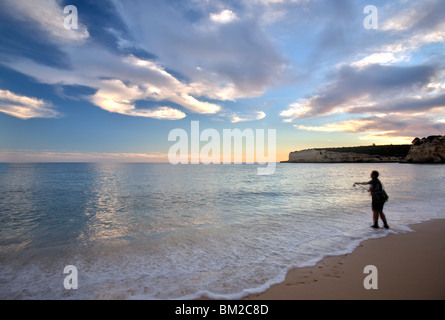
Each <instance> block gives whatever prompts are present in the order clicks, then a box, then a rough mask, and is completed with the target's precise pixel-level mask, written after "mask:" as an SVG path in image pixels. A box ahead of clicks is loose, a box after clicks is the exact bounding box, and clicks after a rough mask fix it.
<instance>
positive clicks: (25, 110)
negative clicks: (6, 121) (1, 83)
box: [0, 90, 60, 119]
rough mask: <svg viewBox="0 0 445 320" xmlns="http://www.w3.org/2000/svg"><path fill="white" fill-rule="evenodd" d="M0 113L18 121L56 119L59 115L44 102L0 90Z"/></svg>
mask: <svg viewBox="0 0 445 320" xmlns="http://www.w3.org/2000/svg"><path fill="white" fill-rule="evenodd" d="M0 112H3V113H6V114H9V115H10V116H13V117H16V118H20V119H30V118H56V117H59V116H60V114H59V113H58V112H57V111H55V110H54V106H53V105H52V104H51V103H49V102H46V101H44V100H40V99H37V98H33V97H26V96H22V95H18V94H15V93H13V92H11V91H8V90H0Z"/></svg>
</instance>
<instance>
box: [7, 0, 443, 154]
mask: <svg viewBox="0 0 445 320" xmlns="http://www.w3.org/2000/svg"><path fill="white" fill-rule="evenodd" d="M67 5H74V6H76V8H77V10H78V29H71V30H69V29H66V28H65V27H64V18H65V17H66V16H67V14H64V13H63V9H64V7H65V6H67ZM367 5H374V6H375V7H376V8H377V10H378V11H377V14H378V26H377V28H376V29H367V28H365V27H364V24H363V22H364V19H365V18H366V17H367V16H368V14H366V13H364V8H365V7H366V6H367ZM444 11H445V2H444V1H441V0H424V1H408V0H399V1H373V0H364V1H361V0H356V1H354V0H341V1H328V0H250V1H248V0H238V1H217V0H216V1H210V0H181V1H180V0H175V1H165V0H163V1H160V0H159V1H142V0H126V1H119V0H102V1H74V0H69V1H56V0H34V1H25V0H2V1H1V2H0V37H1V41H0V161H103V160H112V161H166V159H167V158H166V154H167V152H168V149H169V147H170V146H171V144H172V142H169V141H168V133H169V132H170V130H172V129H175V128H182V129H185V130H190V122H191V121H193V120H199V121H200V127H201V128H202V129H204V128H215V129H217V130H223V129H233V128H240V129H245V128H251V129H276V131H277V160H286V159H287V155H288V153H289V152H290V151H294V150H300V149H305V148H312V147H328V146H353V145H369V144H372V143H376V144H390V143H392V144H398V143H410V141H411V140H412V139H413V138H414V137H416V136H420V137H422V136H427V135H433V134H443V133H444V131H445V81H444V80H445V66H444V61H445V59H444V53H445V50H444V49H445V46H444V40H445V20H444V19H443V12H444Z"/></svg>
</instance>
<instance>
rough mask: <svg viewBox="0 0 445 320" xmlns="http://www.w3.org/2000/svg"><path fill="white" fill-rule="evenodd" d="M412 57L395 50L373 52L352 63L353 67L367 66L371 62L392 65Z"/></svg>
mask: <svg viewBox="0 0 445 320" xmlns="http://www.w3.org/2000/svg"><path fill="white" fill-rule="evenodd" d="M409 60H410V57H409V56H407V55H404V54H395V53H393V52H378V53H372V54H370V55H368V56H366V57H364V58H362V59H360V60H358V61H355V62H353V63H351V66H353V67H366V66H368V65H370V64H381V65H390V64H393V63H397V62H407V61H409Z"/></svg>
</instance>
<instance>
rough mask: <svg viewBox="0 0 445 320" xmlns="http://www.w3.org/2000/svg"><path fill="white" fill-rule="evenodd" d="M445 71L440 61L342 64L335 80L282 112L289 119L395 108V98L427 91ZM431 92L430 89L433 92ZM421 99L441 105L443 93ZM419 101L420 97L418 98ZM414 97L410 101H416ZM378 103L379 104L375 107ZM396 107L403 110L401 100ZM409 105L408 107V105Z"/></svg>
mask: <svg viewBox="0 0 445 320" xmlns="http://www.w3.org/2000/svg"><path fill="white" fill-rule="evenodd" d="M442 73H443V71H442V69H441V66H440V65H429V64H424V65H419V66H406V67H400V66H385V65H380V64H371V65H368V66H365V67H357V66H355V67H353V66H342V67H341V68H339V69H338V70H337V71H335V72H334V73H333V74H332V75H331V79H332V81H331V82H330V83H329V84H327V85H326V86H325V87H324V88H323V89H322V90H320V92H318V93H316V94H314V95H313V96H312V97H309V98H307V99H305V100H303V101H300V102H298V103H294V104H291V105H290V106H289V108H288V109H285V110H283V111H282V112H281V113H280V115H281V116H283V117H287V118H289V119H295V118H299V117H314V116H318V115H323V114H328V113H332V112H334V113H338V112H349V111H350V110H353V111H352V112H353V113H355V112H357V110H361V111H362V112H366V110H369V111H370V112H372V110H373V111H376V109H379V111H380V112H389V113H390V112H392V110H391V109H392V108H394V107H395V106H396V105H397V104H396V105H394V103H393V101H395V100H396V99H400V101H407V96H408V97H409V96H410V95H412V93H413V92H415V93H416V94H417V95H418V94H419V93H422V92H423V93H425V94H426V93H428V91H430V89H429V88H428V86H429V85H430V84H432V83H434V82H437V80H438V79H440V78H441V74H442ZM430 95H431V93H430ZM420 99H427V100H429V101H428V102H426V103H425V104H424V105H425V106H428V105H429V106H430V107H435V106H440V104H441V102H442V100H441V98H440V97H432V98H426V97H421V98H420ZM416 103H417V104H419V101H416ZM416 103H413V100H412V99H411V105H415V104H416ZM376 105H377V107H375V106H376ZM396 109H397V111H403V109H404V107H403V104H402V102H401V103H399V104H398V105H397V108H396ZM407 109H409V108H407Z"/></svg>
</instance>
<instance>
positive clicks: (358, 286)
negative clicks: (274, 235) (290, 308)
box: [245, 220, 445, 300]
mask: <svg viewBox="0 0 445 320" xmlns="http://www.w3.org/2000/svg"><path fill="white" fill-rule="evenodd" d="M410 228H411V229H412V230H414V232H407V233H402V234H390V235H388V236H386V237H384V238H378V239H372V240H367V241H364V242H363V243H361V245H360V246H359V247H357V248H356V249H355V250H354V251H353V252H352V253H350V254H345V255H341V256H330V257H326V258H325V259H323V260H322V261H320V262H319V263H318V264H317V265H315V266H312V267H305V268H296V269H293V270H291V271H290V272H289V273H288V274H287V276H286V279H285V281H284V282H282V283H280V284H276V285H273V286H272V287H270V288H269V289H268V290H266V291H265V292H263V293H260V294H252V295H249V296H247V297H246V298H245V299H252V300H263V299H268V300H278V299H279V300H313V299H317V300H318V299H339V300H345V299H347V300H353V299H356V300H363V299H445V220H430V221H427V222H424V223H420V224H415V225H411V226H410ZM367 265H374V266H375V267H376V268H377V271H378V273H377V285H378V288H377V289H365V288H364V285H363V281H364V279H365V278H366V277H367V276H368V273H366V274H365V273H364V268H365V266H367Z"/></svg>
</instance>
